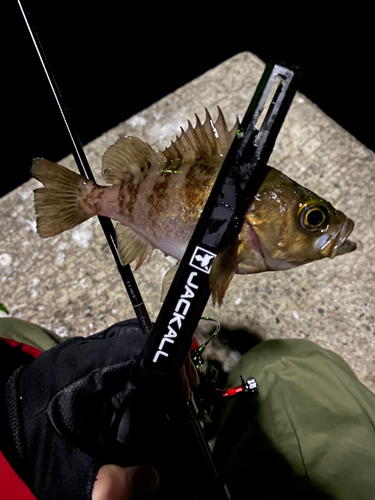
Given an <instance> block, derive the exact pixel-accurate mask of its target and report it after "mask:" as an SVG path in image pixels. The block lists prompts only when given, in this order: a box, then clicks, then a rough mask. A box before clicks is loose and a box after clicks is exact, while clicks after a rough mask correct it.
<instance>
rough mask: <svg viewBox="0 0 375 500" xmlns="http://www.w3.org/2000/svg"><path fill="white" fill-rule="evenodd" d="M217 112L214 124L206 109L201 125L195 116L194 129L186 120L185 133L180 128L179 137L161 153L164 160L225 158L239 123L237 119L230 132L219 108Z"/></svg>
mask: <svg viewBox="0 0 375 500" xmlns="http://www.w3.org/2000/svg"><path fill="white" fill-rule="evenodd" d="M218 111H219V114H218V118H217V120H216V122H215V123H214V121H213V120H212V118H211V115H210V113H209V111H208V110H207V109H206V119H205V121H204V123H203V124H202V122H201V121H200V119H199V117H198V116H197V115H195V117H196V120H197V123H196V125H195V127H193V126H192V124H191V122H190V121H189V120H188V128H187V130H186V132H185V130H184V129H183V128H182V127H181V130H182V133H181V135H180V137H176V140H175V141H174V142H173V141H172V143H171V145H170V146H169V147H168V148H166V149H165V150H164V151H162V153H163V155H164V156H165V158H166V159H167V160H169V161H172V160H183V161H195V160H197V159H199V158H202V157H207V156H213V155H222V156H225V155H226V154H227V152H228V150H229V147H230V145H231V144H232V141H233V139H234V136H235V134H236V132H237V129H238V127H239V121H238V118H237V121H236V123H235V125H234V127H233V128H232V130H228V126H227V124H226V121H225V118H224V115H223V113H222V111H221V109H220V108H219V107H218Z"/></svg>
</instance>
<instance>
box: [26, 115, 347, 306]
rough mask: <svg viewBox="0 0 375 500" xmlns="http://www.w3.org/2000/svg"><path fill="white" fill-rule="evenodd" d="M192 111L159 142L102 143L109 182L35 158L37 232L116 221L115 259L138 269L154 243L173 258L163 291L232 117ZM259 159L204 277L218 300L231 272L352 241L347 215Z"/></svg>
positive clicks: (291, 262) (298, 261)
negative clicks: (253, 189)
mask: <svg viewBox="0 0 375 500" xmlns="http://www.w3.org/2000/svg"><path fill="white" fill-rule="evenodd" d="M196 119H197V123H196V126H195V127H193V126H192V125H191V123H190V122H189V121H188V128H187V130H186V132H185V131H184V129H182V128H181V130H182V133H181V135H180V137H176V140H175V141H174V142H172V143H171V145H170V146H169V147H167V148H166V149H165V150H164V151H159V152H156V151H154V149H152V148H151V146H150V145H149V144H147V143H145V142H143V141H142V140H141V139H138V138H137V137H131V136H127V137H123V138H121V139H119V140H118V141H117V142H116V143H115V144H113V145H112V146H110V147H109V148H108V149H107V150H106V152H105V154H104V156H103V160H102V176H103V178H104V179H105V180H106V181H107V183H109V184H111V185H110V186H99V185H97V184H96V183H94V182H92V181H89V180H87V179H86V178H85V177H83V176H81V175H79V174H77V173H75V172H73V171H72V170H70V169H68V168H66V167H64V166H62V165H58V164H55V163H52V162H50V161H48V160H44V159H40V158H37V159H35V160H34V161H33V166H32V169H31V173H32V175H33V176H34V177H35V178H36V179H38V180H39V181H41V182H42V183H43V184H44V186H45V187H43V188H40V189H36V190H35V209H36V214H37V229H38V233H39V235H40V236H41V237H42V238H48V237H50V236H55V235H57V234H59V233H61V232H63V231H66V230H67V229H71V228H73V227H75V226H76V225H77V224H80V223H81V222H83V221H85V220H87V219H89V218H90V217H92V216H94V215H103V216H106V217H110V218H111V219H113V220H115V221H118V224H117V225H116V234H117V240H118V248H119V254H120V257H121V261H122V263H123V264H124V265H126V264H130V263H131V262H133V261H136V269H137V268H138V267H139V266H140V265H141V264H142V263H143V262H144V261H145V260H147V261H149V260H150V257H151V255H152V252H153V250H154V249H155V248H158V249H159V250H161V251H162V252H163V253H164V254H165V255H171V256H172V257H174V258H176V259H177V264H176V265H175V266H172V268H171V269H170V270H169V271H168V272H167V274H166V276H165V277H164V280H163V292H162V294H163V296H165V294H166V292H167V290H168V288H169V286H170V283H171V282H172V279H173V277H174V275H175V273H176V270H177V265H178V261H180V260H181V258H182V256H183V254H184V251H185V249H186V247H187V244H188V242H189V240H190V238H191V236H192V233H193V231H194V228H195V226H196V224H197V221H198V219H199V217H200V215H201V212H202V210H203V207H204V205H205V203H206V201H207V198H208V196H209V194H210V192H211V189H212V186H213V184H214V182H215V179H216V177H217V174H218V172H219V170H220V168H221V166H222V163H223V160H224V158H225V156H226V153H227V152H228V149H229V147H230V145H231V143H232V140H233V138H234V136H235V134H236V131H237V129H238V125H239V123H238V120H237V122H236V124H235V126H234V127H233V129H232V130H229V129H228V127H227V125H226V122H225V119H224V116H223V114H222V112H221V110H220V108H219V115H218V118H217V121H216V122H215V123H214V121H213V120H212V118H211V116H210V114H209V112H208V111H207V110H206V118H205V121H204V123H203V124H202V122H201V121H200V120H199V118H198V116H196ZM266 168H267V169H268V170H267V174H266V177H265V180H264V181H263V183H262V185H261V187H260V188H259V190H258V192H257V194H256V195H255V197H254V199H253V201H252V202H251V204H250V206H249V207H248V209H247V212H246V214H245V217H244V219H243V222H242V227H241V230H240V231H239V233H238V235H237V237H236V240H235V241H234V242H233V244H232V245H231V246H229V247H227V248H225V249H224V250H222V251H221V252H220V253H219V254H218V256H217V257H216V258H215V260H214V262H213V265H212V269H211V273H210V286H211V292H212V296H213V300H214V302H218V303H219V305H220V304H221V303H222V300H223V297H224V294H225V291H226V289H227V288H228V285H229V283H230V281H231V279H232V278H233V276H234V275H235V274H236V273H239V274H252V273H259V272H263V271H278V270H284V269H290V268H292V267H296V266H300V265H302V264H306V263H308V262H312V261H314V260H318V259H323V258H325V257H330V258H334V257H335V256H336V255H341V254H344V253H348V252H352V251H353V250H355V248H356V244H355V243H353V242H351V241H349V240H348V239H347V238H348V237H349V235H350V233H351V232H352V230H353V228H354V223H353V221H352V220H350V219H348V218H347V217H346V216H345V215H344V214H343V213H342V212H339V211H338V210H336V209H335V208H334V207H333V206H332V205H331V204H330V203H328V202H327V201H325V200H324V199H322V198H320V197H319V196H317V195H316V194H314V193H312V192H311V191H309V190H308V189H306V188H304V187H303V186H301V185H300V184H298V183H296V182H294V181H293V180H291V179H290V178H289V177H287V176H286V175H284V174H283V173H281V172H280V171H279V170H276V169H275V168H272V167H269V166H267V167H266Z"/></svg>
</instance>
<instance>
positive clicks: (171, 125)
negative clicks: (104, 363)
mask: <svg viewBox="0 0 375 500" xmlns="http://www.w3.org/2000/svg"><path fill="white" fill-rule="evenodd" d="M263 68H264V64H263V63H262V62H261V61H260V60H259V59H258V58H257V57H255V56H254V55H252V54H251V53H241V54H238V55H237V56H235V57H233V58H231V59H229V60H228V61H225V62H223V63H222V64H220V65H219V66H218V67H216V68H213V69H212V70H210V71H208V72H207V73H205V74H204V75H202V76H200V77H199V78H197V79H196V80H193V81H192V82H190V83H188V84H187V85H185V86H183V87H182V88H179V89H177V90H176V91H175V92H174V93H172V94H170V95H168V96H166V97H164V98H163V99H161V100H160V101H159V102H156V103H155V104H153V105H152V106H150V107H149V108H148V109H145V110H144V111H141V112H140V113H138V114H137V115H135V116H133V117H131V118H130V119H128V120H126V121H125V122H123V123H120V124H119V125H118V126H117V127H115V128H113V129H111V130H109V131H108V132H106V133H105V134H103V135H102V136H101V137H98V138H97V139H96V140H94V141H93V142H91V143H90V144H88V145H87V146H86V147H85V152H86V154H87V156H88V160H89V162H90V164H91V166H92V169H93V171H94V175H95V177H96V179H97V180H98V181H99V180H101V177H100V162H101V157H102V154H103V153H104V151H105V149H106V148H107V147H108V146H110V145H111V144H112V143H113V142H114V141H115V140H116V139H117V138H119V137H120V136H122V135H134V136H138V137H140V138H141V139H143V140H146V141H147V142H149V144H150V145H151V146H153V147H154V148H156V149H157V148H161V149H163V148H164V147H165V146H166V145H168V144H169V142H170V140H171V139H174V138H175V135H176V134H179V131H180V126H183V127H186V123H187V122H186V120H187V119H188V118H189V119H190V120H191V121H192V122H193V123H195V121H194V113H197V114H198V115H199V116H200V117H202V118H203V117H204V108H205V107H207V108H208V109H209V110H210V111H211V113H212V114H213V115H214V117H215V118H216V110H215V107H216V106H217V105H219V106H220V107H221V109H222V110H223V112H224V115H225V116H226V119H227V122H228V124H229V125H232V124H233V123H234V121H235V117H236V115H239V116H240V117H242V114H243V113H244V112H245V110H246V108H247V106H248V103H249V100H250V98H251V97H252V95H253V92H254V90H255V87H256V84H257V83H258V81H259V78H260V76H261V74H262V71H263ZM61 163H63V164H65V165H66V166H69V167H71V168H73V169H74V168H75V165H74V161H73V159H72V157H71V156H69V157H67V158H65V159H64V160H62V161H61ZM269 163H270V164H271V165H273V166H275V167H277V168H279V169H281V170H282V171H283V172H284V173H286V174H287V175H289V176H290V177H292V178H293V179H295V180H296V181H298V182H299V183H300V184H303V185H305V186H306V187H308V188H309V189H311V190H312V191H315V192H316V193H318V194H319V195H321V196H322V197H324V198H326V199H327V200H329V201H331V202H332V203H333V204H334V206H336V208H338V209H340V210H342V211H344V212H345V213H346V215H348V216H349V217H351V218H352V219H353V220H354V221H355V223H356V228H355V230H354V233H353V238H352V239H354V240H355V241H356V242H357V243H358V249H357V251H356V252H354V253H352V254H350V255H345V256H342V257H339V258H337V259H335V260H333V261H330V260H324V261H319V262H315V263H312V264H309V265H307V266H304V267H301V268H296V269H292V270H289V271H286V272H278V273H264V274H263V275H254V276H236V277H235V278H234V280H233V282H232V284H231V286H230V288H229V291H228V292H227V294H226V297H225V301H224V305H223V306H222V308H221V309H219V310H218V309H217V308H216V309H213V307H212V305H211V304H209V305H208V306H207V308H206V313H207V314H208V315H210V316H213V317H215V318H217V319H218V320H219V321H221V322H222V323H223V324H225V325H227V326H228V327H229V328H230V329H233V328H240V329H244V330H245V331H247V332H249V333H248V335H251V332H252V333H256V334H257V335H258V336H260V337H261V338H263V339H267V338H282V337H284V338H285V337H297V338H307V339H310V340H313V341H315V342H317V343H319V344H320V345H322V346H323V347H326V348H329V349H332V350H333V351H335V352H337V353H338V354H340V355H341V356H343V357H344V359H345V360H346V361H347V362H348V363H349V364H350V365H351V367H352V368H353V369H354V371H355V372H356V373H357V375H358V377H359V378H360V379H361V380H362V381H363V382H364V383H365V384H366V385H367V386H368V387H369V388H370V389H372V390H373V391H375V373H374V364H375V230H374V222H373V214H374V213H375V197H374V195H373V193H374V192H375V155H374V153H373V152H372V151H370V150H368V149H366V148H365V147H364V146H363V145H362V144H360V143H359V142H358V141H357V140H356V139H355V138H353V137H352V136H351V135H350V134H348V133H347V132H346V131H345V130H343V129H342V128H341V127H340V126H339V125H337V124H336V123H335V122H334V121H333V120H331V119H330V118H329V117H328V116H326V115H325V114H324V113H323V112H322V111H321V110H320V109H319V108H318V107H316V106H315V105H314V104H313V103H312V102H310V101H309V100H308V99H307V98H306V97H305V96H303V95H301V94H298V95H297V97H296V98H295V100H294V103H293V105H292V108H291V110H290V112H289V114H288V117H287V119H286V122H285V124H284V126H283V129H282V131H281V133H280V136H279V139H278V142H277V144H276V147H275V150H274V153H273V155H272V158H271V160H270V162H269ZM30 164H31V158H30ZM12 168H17V165H12ZM38 186H39V183H38V182H37V181H35V180H30V181H29V182H27V183H25V184H23V185H22V186H20V187H19V188H17V189H16V190H14V191H12V192H11V193H9V194H8V195H6V196H4V197H3V198H1V199H0V213H1V218H0V234H1V238H0V282H1V289H0V290H1V292H0V302H3V303H4V304H5V305H6V307H7V308H8V310H9V313H10V315H11V316H14V317H17V318H23V319H26V320H29V321H32V322H35V323H39V324H41V325H43V326H45V327H47V328H50V329H52V330H54V331H55V332H57V333H58V334H60V335H62V336H73V335H89V334H91V333H95V332H98V331H100V330H101V329H103V328H106V327H107V326H110V325H111V324H113V323H115V322H116V321H120V320H122V319H125V318H129V317H134V313H133V310H132V308H131V306H130V303H129V301H128V298H127V296H126V293H125V291H124V287H123V284H122V282H121V279H120V277H119V276H118V273H117V269H116V267H115V265H114V262H113V259H112V256H111V255H110V253H109V250H108V248H107V245H106V242H105V238H104V236H103V235H102V232H101V228H100V226H99V223H98V222H97V220H95V219H92V220H89V221H87V222H85V223H84V224H82V225H81V226H79V227H77V228H75V229H73V230H71V231H68V232H66V233H64V234H62V235H60V236H58V237H55V238H50V239H48V240H43V239H41V238H39V236H38V235H37V233H36V225H35V215H34V208H33V194H32V191H33V189H35V188H36V187H38ZM172 262H173V260H172V259H166V258H165V257H164V256H163V255H162V254H161V253H160V252H155V254H154V256H153V258H152V260H151V262H150V264H149V265H143V266H142V267H141V268H140V269H139V270H138V271H137V272H136V274H135V277H136V280H137V283H138V285H139V287H140V290H141V292H142V294H143V297H144V301H145V303H146V305H147V308H148V310H149V313H150V315H151V318H152V319H153V320H154V319H155V318H156V316H157V314H158V311H159V309H160V301H159V297H160V284H161V279H162V276H163V275H164V273H165V272H166V271H167V269H168V267H169V266H170V263H172ZM211 356H213V357H215V356H217V357H218V358H219V359H221V361H223V362H225V367H226V368H230V366H232V365H233V363H234V362H235V361H236V360H237V359H238V352H236V351H233V350H231V349H230V348H228V347H224V346H223V345H222V344H220V343H218V344H217V345H216V347H215V346H214V347H213V350H211Z"/></svg>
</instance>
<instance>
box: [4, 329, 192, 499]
mask: <svg viewBox="0 0 375 500" xmlns="http://www.w3.org/2000/svg"><path fill="white" fill-rule="evenodd" d="M145 339H146V336H145V335H144V334H143V333H142V331H141V329H140V327H139V324H138V322H137V321H136V320H130V321H124V322H121V323H118V324H116V325H114V326H112V327H111V328H108V329H107V330H105V331H104V332H101V333H99V334H96V335H92V336H90V337H88V338H80V337H75V338H72V339H69V340H67V341H65V342H63V343H62V344H60V345H58V346H56V347H54V348H52V349H50V350H49V351H46V352H45V353H43V354H42V355H41V356H39V358H37V359H36V360H35V361H33V362H32V363H31V364H30V365H28V366H26V367H21V368H20V369H19V370H17V371H16V372H15V373H14V374H13V375H12V376H11V378H10V379H9V381H8V387H7V393H8V415H9V421H10V426H11V429H12V434H13V437H14V448H15V450H16V457H17V458H16V460H15V462H16V463H15V464H13V463H12V465H13V466H14V468H15V470H16V471H17V472H18V474H19V475H20V476H21V478H22V479H23V480H24V481H25V482H26V484H28V486H29V487H30V488H31V490H32V491H33V492H34V494H35V495H36V496H37V498H38V499H39V500H45V499H50V498H54V499H56V500H58V499H60V498H61V499H63V498H64V499H65V498H69V499H70V500H75V499H77V500H78V499H80V500H81V499H85V500H92V498H94V500H96V499H98V500H104V499H105V500H115V499H117V498H122V500H127V499H133V498H139V499H142V500H146V499H147V498H150V496H151V495H152V493H153V491H155V489H156V488H157V485H158V475H157V472H156V471H155V470H154V469H152V468H151V467H148V466H139V467H138V466H137V467H135V468H134V467H128V468H121V467H117V466H115V465H103V460H102V459H101V456H102V452H103V442H105V441H106V438H107V435H108V430H109V428H110V426H111V422H112V421H113V419H114V416H115V415H116V411H117V410H118V409H119V408H121V405H122V403H123V401H124V399H125V397H126V396H127V394H128V393H129V392H130V391H131V390H132V389H133V388H134V386H133V384H132V383H131V381H130V380H129V372H130V369H131V367H132V366H133V364H134V362H135V360H136V359H137V357H138V355H139V353H140V350H141V349H142V347H143V344H144V342H145ZM197 383H198V375H197V373H196V372H195V368H194V366H193V365H192V362H191V360H190V357H188V359H187V361H186V363H185V366H184V367H183V368H182V370H181V372H180V383H179V385H178V390H177V393H178V397H179V398H180V399H183V400H187V399H188V398H189V395H190V387H189V385H190V384H191V385H193V386H194V385H196V384H197ZM104 463H105V462H104ZM135 465H136V464H135ZM146 477H148V478H149V479H148V480H147V481H146V480H145V478H146ZM142 478H143V479H142ZM116 495H117V496H116Z"/></svg>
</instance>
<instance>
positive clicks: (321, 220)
mask: <svg viewBox="0 0 375 500" xmlns="http://www.w3.org/2000/svg"><path fill="white" fill-rule="evenodd" d="M299 220H300V224H301V226H302V227H303V229H307V230H308V231H316V230H318V229H325V228H326V227H327V225H328V211H327V209H326V208H325V207H322V206H318V205H315V206H313V207H311V206H310V207H309V206H307V207H304V208H303V209H302V210H301V213H300V219H299Z"/></svg>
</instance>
